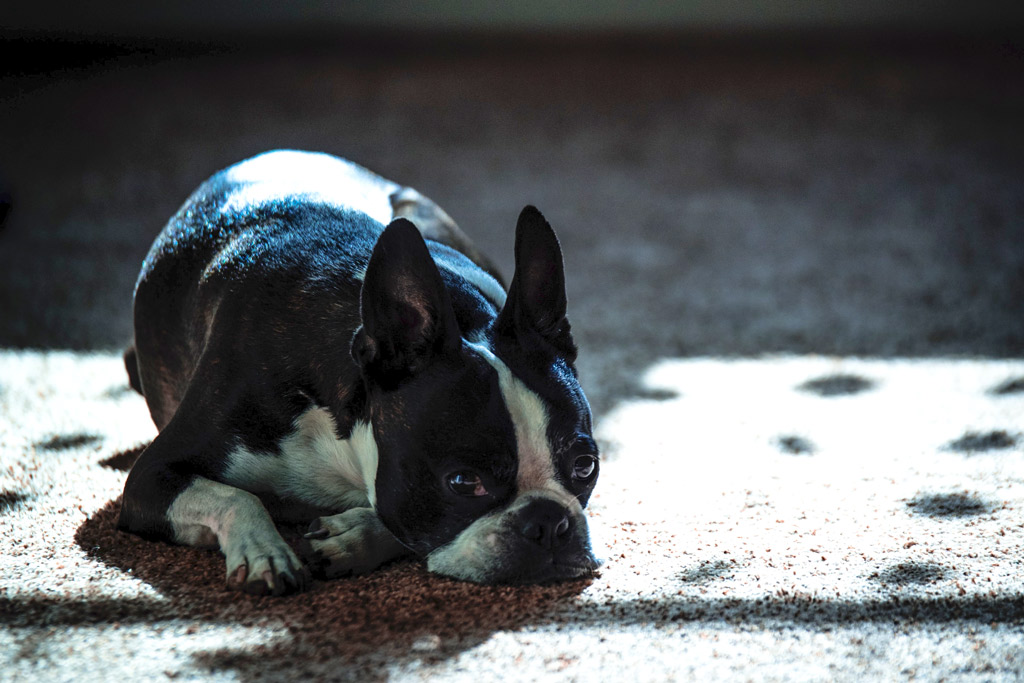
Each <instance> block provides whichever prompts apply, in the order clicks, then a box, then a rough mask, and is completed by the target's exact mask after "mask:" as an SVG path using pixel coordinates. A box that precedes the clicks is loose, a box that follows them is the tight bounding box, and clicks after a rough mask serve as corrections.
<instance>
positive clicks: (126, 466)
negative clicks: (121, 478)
mask: <svg viewBox="0 0 1024 683" xmlns="http://www.w3.org/2000/svg"><path fill="white" fill-rule="evenodd" d="M148 445H149V444H139V445H138V446H133V447H132V448H129V449H127V450H124V451H121V452H119V453H115V454H114V455H112V456H110V457H109V458H107V459H106V460H100V464H101V465H103V466H104V467H109V468H110V469H112V470H121V471H122V472H127V471H128V470H130V469H131V468H132V465H134V464H135V461H136V460H138V459H139V456H140V455H142V451H144V450H146V447H147V446H148Z"/></svg>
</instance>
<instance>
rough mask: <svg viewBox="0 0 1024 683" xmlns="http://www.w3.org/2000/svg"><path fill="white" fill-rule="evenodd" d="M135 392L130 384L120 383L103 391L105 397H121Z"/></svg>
mask: <svg viewBox="0 0 1024 683" xmlns="http://www.w3.org/2000/svg"><path fill="white" fill-rule="evenodd" d="M132 393H135V392H134V391H133V390H132V388H131V387H130V386H128V385H127V384H118V385H116V386H112V387H110V388H109V389H107V390H106V391H104V392H103V394H102V396H103V398H121V397H122V396H125V395H127V394H132Z"/></svg>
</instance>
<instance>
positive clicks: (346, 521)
mask: <svg viewBox="0 0 1024 683" xmlns="http://www.w3.org/2000/svg"><path fill="white" fill-rule="evenodd" d="M306 539H307V540H308V541H309V544H310V548H311V551H312V554H313V559H314V560H315V561H316V562H317V563H318V564H319V565H320V568H321V571H322V572H323V574H324V576H325V577H326V578H335V577H339V576H349V575H354V574H366V573H368V572H371V571H373V570H374V569H376V568H377V567H379V566H380V565H382V564H384V563H385V562H388V561H389V560H394V559H397V558H399V557H402V556H404V555H408V554H409V550H408V548H406V547H405V546H403V545H402V544H401V543H399V542H398V539H396V538H395V537H394V536H393V535H392V534H391V532H390V531H388V530H387V528H386V527H385V526H384V524H383V522H381V521H380V517H378V516H377V513H376V512H374V510H373V508H368V507H366V508H352V509H351V510H346V511H345V512H342V513H341V514H338V515H332V516H330V517H320V518H318V519H316V520H314V521H313V523H312V524H311V525H310V527H309V533H308V534H306Z"/></svg>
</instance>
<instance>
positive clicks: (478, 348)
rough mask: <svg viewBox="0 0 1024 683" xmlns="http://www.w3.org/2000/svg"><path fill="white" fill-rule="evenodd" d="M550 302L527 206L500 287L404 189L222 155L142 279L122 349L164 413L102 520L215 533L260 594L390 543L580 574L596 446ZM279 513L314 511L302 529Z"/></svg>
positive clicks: (359, 172)
mask: <svg viewBox="0 0 1024 683" xmlns="http://www.w3.org/2000/svg"><path fill="white" fill-rule="evenodd" d="M385 225H386V226H387V227H385ZM565 312H566V297H565V280H564V273H563V267H562V254H561V250H560V247H559V244H558V240H557V239H556V237H555V234H554V232H552V230H551V227H550V226H549V225H548V223H547V221H545V219H544V217H543V216H542V215H541V214H540V212H538V211H537V209H535V208H533V207H530V206H528V207H526V208H525V209H523V211H522V213H521V214H520V216H519V221H518V224H517V226H516V236H515V272H514V274H513V277H512V281H511V284H510V285H509V287H508V290H507V292H506V290H505V289H504V287H503V286H502V284H501V280H500V276H499V275H498V273H497V270H496V269H495V268H494V266H493V264H491V262H490V261H488V260H487V259H486V258H485V257H484V256H483V255H481V254H480V253H479V252H478V251H477V250H476V249H475V247H473V245H472V243H471V242H470V241H469V239H468V238H467V237H466V236H465V234H464V233H463V232H462V231H461V230H460V229H459V228H458V227H457V226H456V224H455V223H454V222H453V221H452V220H451V218H450V217H449V216H448V215H447V214H446V213H445V212H444V211H442V210H441V209H440V208H439V207H437V205H436V204H434V203H433V202H432V201H430V200H429V199H427V198H426V197H424V196H423V195H421V194H419V193H418V192H416V191H415V190H413V189H411V188H408V187H402V186H399V185H396V184H395V183H392V182H389V181H387V180H384V179H383V178H381V177H379V176H377V175H375V174H373V173H371V172H370V171H367V170H366V169H364V168H361V167H360V166H357V165H356V164H353V163H351V162H349V161H345V160H343V159H339V158H337V157H332V156H329V155H326V154H317V153H310V152H298V151H274V152H268V153H266V154H262V155H260V156H257V157H255V158H252V159H249V160H247V161H243V162H241V163H238V164H236V165H234V166H231V167H230V168H228V169H226V170H223V171H221V172H219V173H217V174H216V175H214V176H213V177H212V178H210V179H209V180H207V181H206V182H205V183H204V184H203V185H202V186H200V187H199V189H198V190H196V191H195V193H194V194H192V196H191V197H189V199H188V200H187V201H186V202H185V204H184V205H183V206H182V207H181V208H180V209H179V210H178V212H177V213H176V214H175V215H174V216H173V217H172V218H171V220H170V222H169V223H168V224H167V226H166V227H165V228H164V229H163V231H162V232H161V233H160V235H159V237H157V239H156V242H155V243H154V244H153V246H152V248H151V250H150V251H149V254H148V256H147V257H146V259H145V261H144V263H143V265H142V272H141V273H140V275H139V279H138V282H137V284H136V287H135V303H134V316H135V339H134V346H133V347H132V348H130V349H129V350H128V351H126V352H125V365H126V367H127V370H128V374H129V378H130V381H131V383H132V386H133V387H135V389H136V390H138V391H140V393H142V394H143V395H144V396H145V398H146V402H147V404H148V406H149V411H150V414H151V415H152V417H153V421H154V422H155V423H156V426H157V428H158V430H159V434H158V435H157V437H156V438H155V439H154V441H153V442H152V443H151V444H150V445H149V447H148V448H146V450H145V452H143V453H142V455H141V456H140V457H139V459H138V461H137V462H136V464H135V466H134V467H133V468H132V470H131V472H130V473H129V475H128V479H127V482H126V483H125V489H124V497H123V501H122V507H121V515H120V519H119V523H118V526H119V528H120V529H122V530H126V531H129V532H132V533H136V534H139V535H141V536H144V537H150V538H157V539H162V540H166V541H171V542H174V543H180V544H185V545H192V546H212V547H219V548H220V550H221V551H222V552H223V553H224V555H225V556H226V558H227V584H228V586H229V587H231V588H233V589H238V590H243V591H246V592H250V593H257V594H266V593H270V594H274V595H280V594H284V593H290V592H295V591H302V590H305V589H307V588H308V587H309V586H310V583H311V575H312V573H316V574H317V575H320V576H324V577H326V578H332V577H337V576H344V575H351V574H361V573H365V572H369V571H371V570H373V569H375V568H376V567H378V566H380V565H381V564H383V563H386V562H388V561H390V560H393V559H396V558H399V557H405V556H416V557H420V558H424V559H425V561H426V566H427V569H428V570H429V571H432V572H436V573H438V574H443V575H446V576H450V577H455V578H457V579H463V580H468V581H473V582H478V583H487V584H493V583H541V582H549V581H557V580H563V579H571V578H575V577H581V576H586V575H589V574H591V573H592V572H593V571H594V569H595V568H596V566H597V561H596V559H595V557H594V554H593V552H592V550H591V545H590V537H589V531H588V527H587V520H586V517H585V516H584V513H583V509H584V507H585V506H586V504H587V501H588V499H589V498H590V495H591V492H592V491H593V489H594V484H595V482H596V481H597V477H598V470H599V459H598V449H597V445H596V444H595V443H594V438H593V436H592V425H591V413H590V407H589V405H588V403H587V399H586V398H585V396H584V394H583V391H582V390H581V389H580V385H579V382H578V380H577V373H576V369H575V367H574V362H575V360H576V346H575V344H574V342H573V339H572V336H571V334H570V329H569V323H568V321H567V320H566V316H565ZM275 520H276V521H280V522H286V523H303V524H304V523H307V522H310V521H311V524H310V527H309V533H307V534H306V536H305V538H306V539H307V540H306V541H305V542H304V544H303V545H304V546H305V550H302V549H300V550H299V551H298V554H297V553H296V552H295V551H293V549H292V547H291V546H289V545H288V544H287V543H286V542H285V541H284V539H283V538H282V536H281V535H280V533H279V532H278V529H277V527H276V526H275ZM300 555H301V556H302V557H303V558H304V559H305V562H303V561H302V560H300ZM311 570H312V573H311Z"/></svg>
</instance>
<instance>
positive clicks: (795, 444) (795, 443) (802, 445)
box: [775, 436, 816, 455]
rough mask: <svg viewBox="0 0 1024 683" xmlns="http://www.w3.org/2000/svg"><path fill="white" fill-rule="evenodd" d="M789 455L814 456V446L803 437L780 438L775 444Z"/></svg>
mask: <svg viewBox="0 0 1024 683" xmlns="http://www.w3.org/2000/svg"><path fill="white" fill-rule="evenodd" d="M775 443H776V444H777V445H778V447H779V450H780V451H782V452H783V453H786V454H787V455H813V454H814V451H815V450H816V449H815V448H814V444H813V443H811V442H810V441H808V440H807V439H805V438H803V437H802V436H780V437H779V438H778V439H776V442H775Z"/></svg>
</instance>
